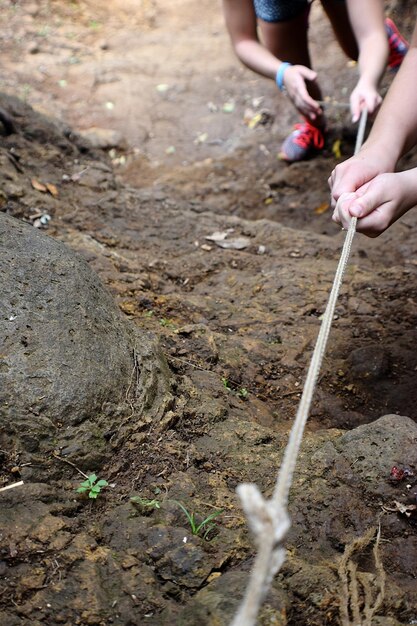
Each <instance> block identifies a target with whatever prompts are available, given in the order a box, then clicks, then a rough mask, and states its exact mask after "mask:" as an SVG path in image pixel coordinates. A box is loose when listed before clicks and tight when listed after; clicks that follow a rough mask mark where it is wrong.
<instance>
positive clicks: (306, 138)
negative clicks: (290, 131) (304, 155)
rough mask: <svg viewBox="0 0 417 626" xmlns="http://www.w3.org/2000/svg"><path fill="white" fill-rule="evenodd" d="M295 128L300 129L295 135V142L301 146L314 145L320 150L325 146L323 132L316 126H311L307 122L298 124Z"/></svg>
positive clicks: (308, 146)
mask: <svg viewBox="0 0 417 626" xmlns="http://www.w3.org/2000/svg"><path fill="white" fill-rule="evenodd" d="M294 129H295V130H296V131H297V130H298V131H299V134H298V135H297V136H296V137H294V143H296V144H297V145H298V146H301V148H310V147H314V148H316V149H317V150H320V149H321V148H322V147H323V146H324V137H323V133H322V132H321V130H320V129H319V128H317V127H316V126H311V124H308V123H307V122H304V123H302V124H296V125H295V126H294Z"/></svg>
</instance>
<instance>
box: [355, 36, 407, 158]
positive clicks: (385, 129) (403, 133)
mask: <svg viewBox="0 0 417 626" xmlns="http://www.w3.org/2000/svg"><path fill="white" fill-rule="evenodd" d="M416 31H417V29H416V30H415V32H414V35H413V43H412V46H411V47H410V50H409V51H408V53H407V55H406V57H405V59H404V61H403V63H402V65H401V68H400V70H399V72H398V74H397V76H396V77H395V79H394V82H393V84H392V86H391V88H390V90H389V92H388V94H387V96H386V98H385V100H384V103H383V105H382V107H381V110H380V112H379V114H378V116H377V118H376V120H375V122H374V125H373V128H372V130H371V133H370V135H369V138H368V140H367V141H366V143H365V144H364V149H366V150H369V149H372V150H377V151H383V152H385V151H387V152H388V153H389V154H390V158H391V160H392V162H393V164H394V167H395V164H396V163H397V161H398V159H399V158H400V157H401V156H403V155H404V154H405V153H406V152H408V150H410V149H411V148H412V147H413V146H414V145H415V144H416V143H417V114H416V111H417V89H416V86H415V85H416V83H415V81H416V76H417V47H416V45H417V34H416Z"/></svg>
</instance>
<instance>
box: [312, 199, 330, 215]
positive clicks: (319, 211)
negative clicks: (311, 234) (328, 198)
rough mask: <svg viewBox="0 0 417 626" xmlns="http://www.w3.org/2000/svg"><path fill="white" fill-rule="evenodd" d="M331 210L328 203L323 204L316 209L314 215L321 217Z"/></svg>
mask: <svg viewBox="0 0 417 626" xmlns="http://www.w3.org/2000/svg"><path fill="white" fill-rule="evenodd" d="M329 209H330V204H329V203H328V202H322V203H321V204H319V206H317V207H316V208H315V209H314V213H315V214H316V215H321V214H322V213H325V212H326V211H328V210H329Z"/></svg>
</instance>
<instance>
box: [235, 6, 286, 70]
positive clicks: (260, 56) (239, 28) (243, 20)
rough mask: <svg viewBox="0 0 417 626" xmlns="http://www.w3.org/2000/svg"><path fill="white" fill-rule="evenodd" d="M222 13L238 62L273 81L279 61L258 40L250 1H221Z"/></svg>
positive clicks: (253, 10) (253, 11) (254, 16)
mask: <svg viewBox="0 0 417 626" xmlns="http://www.w3.org/2000/svg"><path fill="white" fill-rule="evenodd" d="M223 13H224V17H225V21H226V27H227V30H228V31H229V35H230V39H231V41H232V45H233V49H234V51H235V53H236V55H237V57H238V58H239V60H240V61H242V63H243V64H244V65H246V66H247V67H248V68H249V69H251V70H253V71H254V72H257V73H258V74H261V75H262V76H266V77H267V78H272V79H273V80H275V76H276V74H277V71H278V69H279V67H280V65H281V61H280V60H279V59H277V58H276V57H275V56H274V55H273V54H272V53H271V52H269V50H267V49H266V48H265V47H264V46H263V45H262V44H261V43H260V41H259V39H258V33H257V21H256V15H255V9H254V7H253V2H252V0H223Z"/></svg>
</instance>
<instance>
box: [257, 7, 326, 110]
mask: <svg viewBox="0 0 417 626" xmlns="http://www.w3.org/2000/svg"><path fill="white" fill-rule="evenodd" d="M308 14H309V7H307V8H305V9H303V11H302V13H300V14H299V15H297V16H296V17H293V18H292V19H289V20H285V21H280V22H266V21H264V20H262V19H258V24H259V31H260V36H261V40H262V43H263V44H264V46H265V47H266V48H267V49H268V50H269V51H270V52H271V53H272V54H273V55H274V56H276V57H277V58H278V59H281V60H282V61H288V62H289V63H292V64H293V65H305V66H306V67H309V68H311V59H310V52H309V49H308V38H307V34H308ZM307 88H308V91H309V93H310V95H311V96H312V98H314V99H315V100H321V91H320V88H319V86H318V84H317V82H316V81H314V82H309V83H308V85H307Z"/></svg>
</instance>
